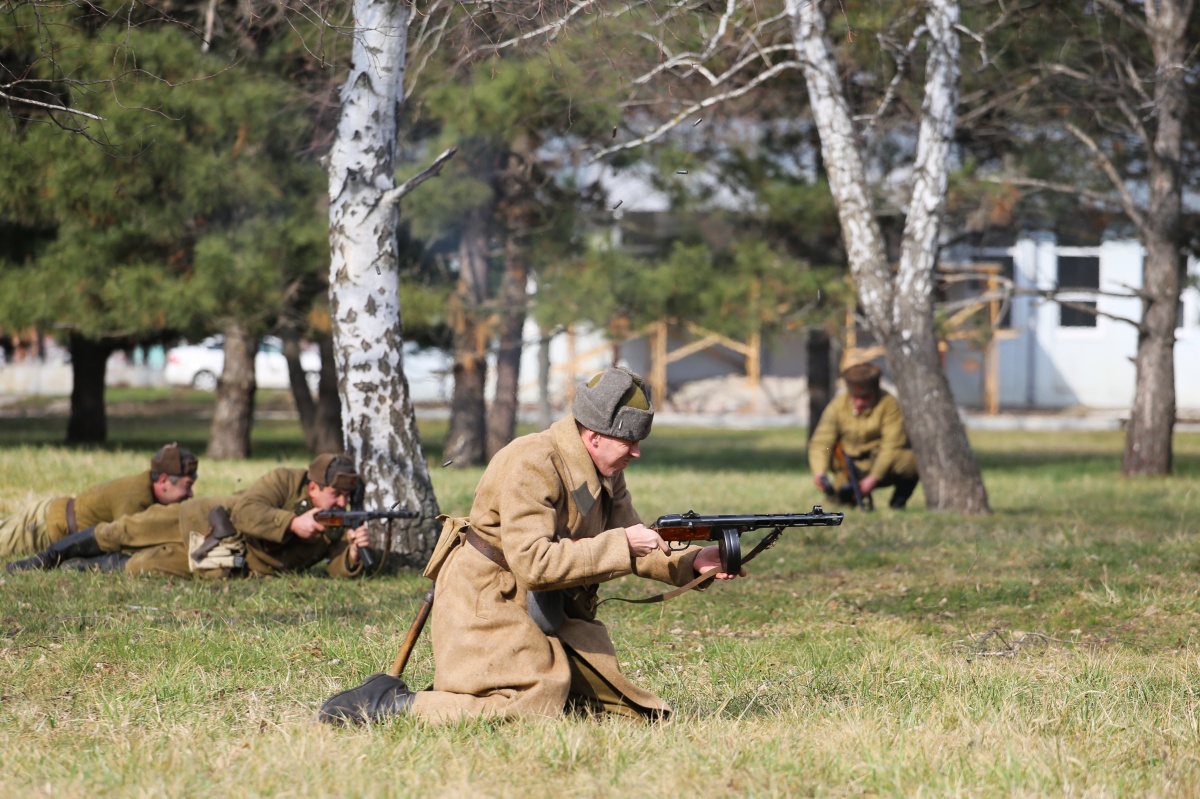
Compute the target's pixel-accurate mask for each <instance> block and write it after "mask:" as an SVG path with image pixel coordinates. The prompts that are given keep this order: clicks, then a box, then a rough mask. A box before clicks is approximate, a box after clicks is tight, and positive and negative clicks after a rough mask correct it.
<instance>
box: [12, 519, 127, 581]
mask: <svg viewBox="0 0 1200 799" xmlns="http://www.w3.org/2000/svg"><path fill="white" fill-rule="evenodd" d="M103 554H104V550H102V549H101V548H100V544H98V543H97V542H96V528H95V527H87V528H85V529H83V530H80V531H79V532H78V533H72V534H71V535H69V536H67V537H66V538H60V539H59V540H57V541H55V542H54V543H53V544H51V545H50V546H48V547H46V548H45V549H43V550H42V551H41V552H39V553H37V554H36V555H30V556H29V557H27V558H23V559H21V560H15V561H13V562H12V563H10V564H8V566H6V567H5V568H6V569H8V573H9V574H16V573H17V572H27V571H35V570H38V569H53V568H55V567H57V566H58V565H59V564H60V563H62V562H63V561H64V560H71V559H72V558H95V557H99V556H100V555H103Z"/></svg>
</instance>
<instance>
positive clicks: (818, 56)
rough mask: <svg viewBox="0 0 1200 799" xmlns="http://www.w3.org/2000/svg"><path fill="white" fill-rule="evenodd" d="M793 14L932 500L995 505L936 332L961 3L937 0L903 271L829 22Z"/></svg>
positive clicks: (863, 288) (848, 226) (865, 296)
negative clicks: (887, 234) (888, 244)
mask: <svg viewBox="0 0 1200 799" xmlns="http://www.w3.org/2000/svg"><path fill="white" fill-rule="evenodd" d="M787 11H788V14H789V16H790V18H791V20H792V25H793V33H794V40H795V46H796V51H797V55H798V56H799V59H800V61H801V62H802V69H803V71H804V78H805V82H806V84H807V86H808V94H809V103H810V106H811V108H812V112H813V118H814V119H815V121H816V125H817V129H818V131H819V132H820V137H821V152H822V156H823V158H824V162H825V168H826V171H827V174H828V175H829V185H830V190H831V192H832V194H833V199H834V204H835V205H836V206H837V209H838V218H839V221H840V222H841V227H842V238H843V241H844V242H845V246H846V252H847V256H848V259H849V265H850V273H851V276H852V277H853V279H854V283H855V286H856V287H857V289H858V295H859V302H860V304H861V306H862V308H863V310H864V312H865V314H866V316H867V320H868V322H869V324H870V325H871V328H872V331H873V332H874V333H875V335H876V336H877V337H878V339H879V340H880V341H881V342H882V343H883V344H884V347H885V348H886V351H887V358H888V364H889V366H890V367H891V370H890V371H891V373H892V377H893V379H894V380H895V383H896V388H897V399H898V400H899V401H900V406H901V408H902V409H903V411H904V415H905V423H906V426H907V429H908V434H909V438H910V440H911V441H912V445H913V451H914V453H915V454H916V456H917V464H918V467H919V469H920V471H921V479H922V483H923V484H924V487H925V497H926V501H927V504H928V506H929V508H930V509H931V510H953V511H960V512H964V513H989V512H990V510H991V509H990V508H989V506H988V500H987V491H986V489H985V488H984V485H983V477H982V475H981V474H980V471H979V466H978V464H976V462H975V457H974V454H973V453H972V452H971V446H970V443H969V442H968V440H967V434H966V429H965V428H964V426H963V423H962V420H961V419H960V418H959V415H958V408H957V406H956V405H955V402H954V397H953V396H952V395H951V393H950V385H949V382H948V381H947V379H946V376H945V373H944V372H943V371H942V368H941V363H940V360H939V358H938V351H937V338H936V335H935V333H934V328H933V288H934V267H935V264H936V260H937V247H938V232H939V227H940V223H941V219H942V213H943V210H944V206H945V198H946V185H947V180H948V172H949V148H950V141H951V138H952V137H953V135H954V122H955V106H956V103H957V85H958V53H959V45H958V35H957V33H956V32H955V25H956V24H957V22H958V4H957V3H956V2H954V1H953V0H931V2H930V3H929V10H928V14H927V18H926V26H927V28H928V30H929V39H930V41H929V58H928V63H927V68H926V79H925V93H924V100H923V102H922V107H921V125H920V131H919V134H918V141H917V153H916V160H915V163H914V165H913V176H912V196H911V198H910V201H909V208H908V213H907V216H906V219H905V226H904V240H903V243H902V245H901V253H900V263H899V266H898V269H897V271H896V273H895V274H894V275H893V273H892V270H891V267H890V264H889V263H888V260H887V254H886V250H885V248H884V244H883V234H882V232H881V229H880V226H879V222H878V220H877V219H876V217H875V209H874V204H873V202H872V199H871V186H870V183H869V182H868V180H867V173H866V167H865V159H864V157H863V145H862V142H861V140H860V139H859V137H858V135H857V134H856V131H855V129H854V121H853V119H854V118H853V115H852V114H851V112H850V106H849V103H848V102H847V100H846V95H845V92H844V91H843V88H842V85H841V82H840V80H839V79H838V73H837V62H836V60H835V58H834V53H833V47H832V45H831V43H830V41H829V39H828V37H827V36H826V32H825V30H826V28H825V18H824V16H823V14H822V12H821V9H820V8H819V5H818V3H816V2H813V1H812V0H788V2H787Z"/></svg>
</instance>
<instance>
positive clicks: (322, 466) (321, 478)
mask: <svg viewBox="0 0 1200 799" xmlns="http://www.w3.org/2000/svg"><path fill="white" fill-rule="evenodd" d="M308 479H309V480H312V481H313V482H314V483H316V484H317V485H319V486H321V488H325V487H327V486H333V487H334V488H336V489H337V490H338V491H345V492H346V493H347V494H353V493H354V492H355V491H356V490H358V472H356V471H354V464H353V463H352V462H351V461H350V459H349V458H347V457H346V456H345V455H334V454H332V453H329V452H327V453H325V454H324V455H318V456H317V457H316V458H315V459H314V460H313V462H312V463H310V464H309V465H308Z"/></svg>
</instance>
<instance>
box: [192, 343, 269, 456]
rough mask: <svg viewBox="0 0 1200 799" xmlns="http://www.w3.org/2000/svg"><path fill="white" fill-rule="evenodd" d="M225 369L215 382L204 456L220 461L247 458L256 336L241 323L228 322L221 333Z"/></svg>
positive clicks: (256, 345)
mask: <svg viewBox="0 0 1200 799" xmlns="http://www.w3.org/2000/svg"><path fill="white" fill-rule="evenodd" d="M221 332H222V334H223V335H224V336H225V343H224V344H223V345H222V350H223V351H224V353H225V365H224V366H223V367H222V369H221V378H220V380H218V381H217V402H216V404H215V405H214V406H213V418H212V427H211V428H210V430H209V434H208V449H207V451H205V453H204V454H205V456H206V457H209V458H219V459H222V460H243V459H245V458H248V457H250V431H251V429H252V428H253V427H254V394H255V392H256V391H257V390H258V384H257V381H256V380H255V376H254V356H255V355H256V354H257V353H258V336H257V335H255V334H254V333H253V332H251V330H250V327H249V325H247V324H245V323H244V322H236V321H235V322H230V323H229V324H227V325H225V326H224V327H223V328H222V330H221Z"/></svg>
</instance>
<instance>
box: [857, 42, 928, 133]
mask: <svg viewBox="0 0 1200 799" xmlns="http://www.w3.org/2000/svg"><path fill="white" fill-rule="evenodd" d="M928 31H929V29H928V28H926V27H925V26H924V25H918V26H917V29H916V30H914V31H913V33H912V37H911V38H910V39H909V40H908V45H907V46H906V47H905V48H904V50H903V51H901V54H900V56H899V57H898V58H897V59H896V74H895V75H893V76H892V80H891V81H890V82H889V83H888V87H887V91H885V92H884V94H883V99H882V100H880V101H879V107H878V108H876V109H875V113H873V114H871V115H870V116H867V117H864V116H856V117H854V121H855V122H863V121H865V122H866V123H867V127H868V128H873V127H875V125H876V124H878V122H879V120H880V118H882V117H883V115H884V114H885V113H887V110H888V107H889V106H890V105H891V104H892V100H893V99H894V98H895V97H896V87H898V86H899V85H900V81H902V80H903V79H904V76H905V75H906V74H908V65H909V63H910V59H911V57H912V54H913V50H915V49H917V44H918V43H919V42H920V41H921V37H922V36H923V35H924V34H926V33H928Z"/></svg>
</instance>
